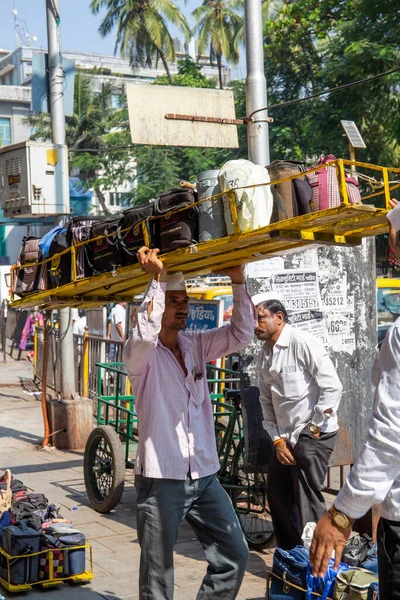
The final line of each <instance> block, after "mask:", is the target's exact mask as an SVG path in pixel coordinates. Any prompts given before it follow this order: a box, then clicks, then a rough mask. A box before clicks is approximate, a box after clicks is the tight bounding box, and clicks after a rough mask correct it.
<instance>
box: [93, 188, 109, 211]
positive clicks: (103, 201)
mask: <svg viewBox="0 0 400 600" xmlns="http://www.w3.org/2000/svg"><path fill="white" fill-rule="evenodd" d="M95 192H96V197H97V200H98V201H99V204H100V206H101V208H102V211H103V212H104V214H105V215H109V214H111V213H110V211H109V210H108V208H107V203H106V199H105V196H104V194H103V192H102V191H101V190H99V189H97V188H96V189H95Z"/></svg>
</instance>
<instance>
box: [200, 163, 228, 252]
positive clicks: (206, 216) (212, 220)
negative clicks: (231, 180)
mask: <svg viewBox="0 0 400 600" xmlns="http://www.w3.org/2000/svg"><path fill="white" fill-rule="evenodd" d="M218 174H219V171H204V172H203V173H199V174H198V175H197V178H196V188H197V199H198V200H202V199H203V198H209V197H210V196H215V195H216V194H219V192H220V188H219V183H218ZM198 207H199V242H208V241H209V240H215V239H218V238H222V237H225V236H226V235H228V233H227V230H226V223H225V216H224V202H223V200H222V196H219V197H218V198H215V199H213V200H205V201H204V202H200V204H199V205H198Z"/></svg>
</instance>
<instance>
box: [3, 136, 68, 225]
mask: <svg viewBox="0 0 400 600" xmlns="http://www.w3.org/2000/svg"><path fill="white" fill-rule="evenodd" d="M0 199H1V208H2V209H3V211H4V216H5V217H30V216H34V217H46V216H49V215H63V214H69V180H68V152H67V147H66V146H61V145H58V144H51V143H49V142H33V141H30V140H27V141H26V142H22V143H20V144H13V145H12V146H5V147H3V148H0Z"/></svg>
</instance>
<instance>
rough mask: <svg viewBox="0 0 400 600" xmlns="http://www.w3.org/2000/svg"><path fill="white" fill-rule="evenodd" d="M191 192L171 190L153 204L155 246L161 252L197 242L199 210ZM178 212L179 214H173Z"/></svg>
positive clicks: (184, 189)
mask: <svg viewBox="0 0 400 600" xmlns="http://www.w3.org/2000/svg"><path fill="white" fill-rule="evenodd" d="M195 201H196V197H195V195H194V192H193V191H192V190H188V189H186V188H176V189H172V190H170V191H169V192H166V193H165V194H161V195H160V197H159V198H158V199H157V201H156V202H155V206H154V214H155V216H158V217H160V218H158V219H155V231H156V246H157V247H158V248H159V249H160V250H161V252H163V253H164V252H171V251H172V250H176V249H177V248H184V247H185V246H190V245H191V244H196V243H197V241H198V216H199V209H198V207H197V206H196V205H194V202H195ZM174 211H179V212H174Z"/></svg>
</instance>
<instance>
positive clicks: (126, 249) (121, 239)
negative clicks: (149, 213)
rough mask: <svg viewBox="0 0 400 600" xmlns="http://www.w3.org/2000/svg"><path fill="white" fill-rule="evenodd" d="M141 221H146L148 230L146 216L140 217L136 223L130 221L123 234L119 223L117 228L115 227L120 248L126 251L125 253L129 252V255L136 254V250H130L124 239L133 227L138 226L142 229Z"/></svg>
mask: <svg viewBox="0 0 400 600" xmlns="http://www.w3.org/2000/svg"><path fill="white" fill-rule="evenodd" d="M143 221H144V222H145V223H146V227H147V230H149V226H148V224H149V217H147V219H142V220H141V221H138V222H137V223H132V225H131V226H130V227H129V229H128V230H127V231H126V232H125V234H124V235H122V234H121V225H119V227H118V229H117V238H118V243H119V245H120V246H121V248H122V249H123V250H124V252H126V254H129V256H136V252H131V251H130V250H129V249H128V248H127V247H126V244H125V239H126V237H127V235H128V234H129V233H130V232H131V231H132V229H134V228H135V227H139V228H140V229H142V223H143Z"/></svg>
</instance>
